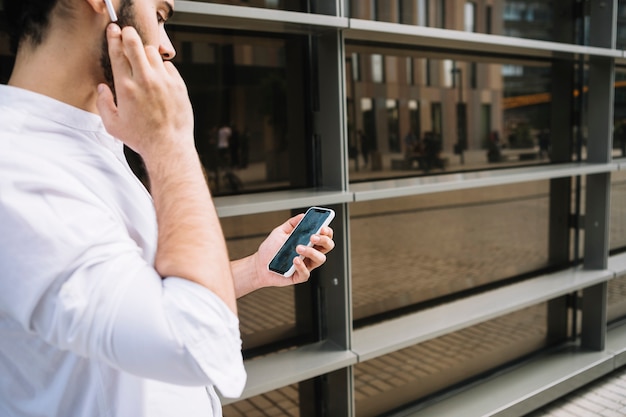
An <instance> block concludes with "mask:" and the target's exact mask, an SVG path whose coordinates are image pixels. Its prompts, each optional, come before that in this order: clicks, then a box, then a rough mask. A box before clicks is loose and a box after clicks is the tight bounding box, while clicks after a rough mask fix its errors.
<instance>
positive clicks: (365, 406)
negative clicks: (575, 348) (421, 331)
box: [354, 304, 548, 417]
mask: <svg viewBox="0 0 626 417" xmlns="http://www.w3.org/2000/svg"><path fill="white" fill-rule="evenodd" d="M547 331H548V329H547V308H546V304H540V305H536V306H532V307H529V308H526V309H524V310H521V311H517V312H515V313H512V314H508V315H506V316H503V317H499V318H497V319H493V320H489V321H487V322H485V323H482V324H478V325H475V326H472V327H469V328H467V329H464V330H461V331H458V332H454V333H451V334H448V335H445V336H442V337H439V338H436V339H433V340H429V341H427V342H424V343H420V344H418V345H415V346H412V347H409V348H406V349H403V350H399V351H396V352H393V353H391V354H388V355H385V356H382V357H379V358H376V359H372V360H369V361H366V362H362V363H358V364H357V365H355V366H354V390H355V403H356V404H355V408H356V415H357V416H358V417H374V416H380V415H386V414H385V413H388V412H390V411H393V410H394V409H398V408H401V406H402V405H406V404H408V403H411V402H414V401H418V400H420V399H422V398H424V397H426V396H428V395H430V394H433V393H435V392H438V391H440V390H443V389H445V388H448V387H451V386H454V385H455V384H456V383H459V382H461V381H463V380H467V379H469V378H472V377H476V376H477V375H480V374H481V373H483V372H485V370H488V369H494V368H496V367H498V366H501V365H503V364H505V363H507V362H509V361H514V360H516V359H519V358H520V357H523V356H525V355H528V354H531V353H533V352H536V351H537V350H540V349H542V348H544V347H545V346H546V342H547V338H546V336H547Z"/></svg>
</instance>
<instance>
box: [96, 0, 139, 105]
mask: <svg viewBox="0 0 626 417" xmlns="http://www.w3.org/2000/svg"><path fill="white" fill-rule="evenodd" d="M116 23H117V24H118V25H119V27H120V28H123V27H126V26H132V27H134V28H135V29H136V30H137V33H139V36H140V37H141V38H142V39H144V37H143V32H142V30H141V28H140V27H139V25H138V24H137V20H136V19H135V11H134V9H133V0H122V4H121V5H120V10H119V11H118V12H117V22H116ZM100 66H101V67H102V72H103V75H104V80H105V82H106V84H107V85H108V86H109V87H110V88H111V91H112V92H113V97H116V95H115V83H114V82H113V69H112V68H111V57H110V56H109V42H108V40H107V37H106V34H105V35H104V38H103V40H102V52H101V56H100Z"/></svg>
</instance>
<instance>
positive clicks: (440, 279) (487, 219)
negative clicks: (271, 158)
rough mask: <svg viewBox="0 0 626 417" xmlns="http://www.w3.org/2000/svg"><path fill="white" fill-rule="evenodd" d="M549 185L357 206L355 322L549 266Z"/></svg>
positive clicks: (352, 223)
mask: <svg viewBox="0 0 626 417" xmlns="http://www.w3.org/2000/svg"><path fill="white" fill-rule="evenodd" d="M549 187H550V184H549V182H533V183H524V184H516V185H507V186H499V187H488V188H479V189H474V190H469V191H458V192H446V193H439V194H429V195H423V196H415V197H406V198H397V199H393V200H385V201H372V202H361V203H355V204H353V205H352V206H351V210H350V212H351V220H350V238H351V247H352V251H351V253H352V262H351V265H352V305H353V317H354V319H355V320H356V321H357V324H358V322H359V320H362V319H367V318H370V319H372V318H374V317H376V316H380V315H381V314H382V315H383V316H382V317H384V313H389V312H393V311H394V310H399V309H403V308H406V307H411V306H416V305H419V304H420V303H421V304H423V303H427V302H433V301H435V300H442V299H445V297H448V296H450V295H453V294H459V293H460V292H463V291H469V290H474V289H477V288H482V287H485V286H487V285H490V284H493V283H496V282H498V281H501V280H505V279H507V278H511V277H517V276H520V275H523V274H526V273H530V272H533V271H539V270H541V269H543V268H546V267H548V266H549V261H548V232H549V204H550V203H549ZM565 209H567V207H566V208H565Z"/></svg>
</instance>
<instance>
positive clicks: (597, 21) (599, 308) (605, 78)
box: [581, 0, 617, 350]
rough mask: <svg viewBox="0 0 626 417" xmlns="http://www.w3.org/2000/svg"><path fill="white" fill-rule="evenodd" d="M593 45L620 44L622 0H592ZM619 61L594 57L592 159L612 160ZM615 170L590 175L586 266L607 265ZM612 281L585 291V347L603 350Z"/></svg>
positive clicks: (589, 154)
mask: <svg viewBox="0 0 626 417" xmlns="http://www.w3.org/2000/svg"><path fill="white" fill-rule="evenodd" d="M590 13H591V15H590V24H589V44H590V46H597V47H604V48H614V47H615V39H616V19H617V0H606V1H601V2H590ZM614 64H615V62H614V60H613V59H611V58H604V57H590V58H589V97H588V99H589V103H590V104H589V116H588V117H589V132H590V136H589V138H588V140H587V161H588V162H590V163H607V162H610V160H611V147H612V143H611V137H612V133H613V132H612V126H613V99H614V80H615V70H614ZM610 186H611V176H610V174H594V175H588V176H587V183H586V187H585V252H584V267H585V268H586V269H604V268H606V266H607V260H608V252H609V231H608V224H609V223H608V218H609V199H610ZM606 304H607V284H606V283H602V284H598V285H595V286H593V287H590V288H587V289H585V290H584V291H583V305H582V330H581V346H582V347H585V348H589V349H594V350H603V349H604V345H605V339H606Z"/></svg>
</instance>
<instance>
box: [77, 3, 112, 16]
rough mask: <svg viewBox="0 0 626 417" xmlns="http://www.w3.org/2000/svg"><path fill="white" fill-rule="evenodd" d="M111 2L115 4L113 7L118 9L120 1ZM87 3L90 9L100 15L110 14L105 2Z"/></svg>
mask: <svg viewBox="0 0 626 417" xmlns="http://www.w3.org/2000/svg"><path fill="white" fill-rule="evenodd" d="M111 1H112V2H113V6H114V7H116V6H117V3H118V0H111ZM85 3H87V4H88V5H89V7H91V8H92V9H93V11H94V12H96V13H98V14H104V15H106V14H107V13H108V12H107V5H106V3H105V2H104V0H85Z"/></svg>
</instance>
